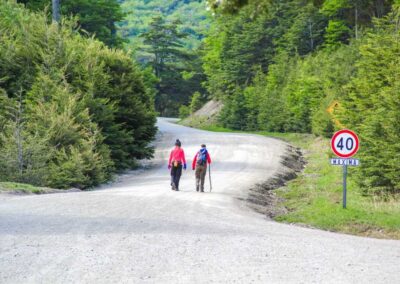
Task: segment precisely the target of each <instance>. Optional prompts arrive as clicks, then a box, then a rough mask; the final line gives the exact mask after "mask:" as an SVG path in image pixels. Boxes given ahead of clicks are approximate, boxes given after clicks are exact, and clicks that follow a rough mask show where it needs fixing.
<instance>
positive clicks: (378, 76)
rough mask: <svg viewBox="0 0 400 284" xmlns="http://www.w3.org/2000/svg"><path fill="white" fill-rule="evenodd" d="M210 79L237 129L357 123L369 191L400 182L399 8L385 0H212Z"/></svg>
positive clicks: (323, 129)
mask: <svg viewBox="0 0 400 284" xmlns="http://www.w3.org/2000/svg"><path fill="white" fill-rule="evenodd" d="M209 2H210V5H211V6H212V7H213V8H214V9H215V12H216V20H215V23H214V24H213V26H212V28H211V32H210V34H209V35H208V37H207V38H206V39H205V50H206V52H205V55H204V57H203V60H204V66H203V67H204V70H205V73H206V75H207V81H206V88H207V90H208V92H209V93H210V94H212V95H213V96H214V97H215V98H217V99H219V100H222V101H223V102H224V103H225V107H224V109H223V111H222V113H221V116H220V123H221V124H222V125H223V126H225V127H229V128H233V129H239V130H266V131H276V132H300V133H314V134H316V135H322V136H326V137H329V136H330V135H332V133H333V132H334V131H335V130H337V129H341V128H345V127H346V128H351V129H353V130H355V131H356V132H357V133H359V136H360V138H361V143H362V145H361V150H360V152H359V155H358V156H359V158H360V159H361V161H362V166H361V167H360V170H359V172H358V177H359V178H358V181H359V183H360V185H361V187H362V188H363V189H364V192H365V193H376V194H386V193H393V192H399V191H400V175H399V172H400V165H399V163H398V160H399V158H400V143H399V141H400V139H399V138H400V128H399V126H398V125H399V122H400V111H399V110H400V96H399V83H398V82H399V80H398V79H399V78H398V76H399V74H400V69H399V68H400V67H399V66H400V65H399V58H400V57H399V55H400V53H399V52H400V50H399V43H400V41H399V39H400V33H399V27H400V24H399V23H400V8H399V5H397V4H396V3H393V2H392V1H383V0H375V1H370V0H360V1H348V0H325V1H301V0H291V1H238V0H233V1H223V2H222V1H209Z"/></svg>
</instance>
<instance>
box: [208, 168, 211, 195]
mask: <svg viewBox="0 0 400 284" xmlns="http://www.w3.org/2000/svg"><path fill="white" fill-rule="evenodd" d="M208 177H209V178H210V192H211V191H212V183H211V165H210V164H208Z"/></svg>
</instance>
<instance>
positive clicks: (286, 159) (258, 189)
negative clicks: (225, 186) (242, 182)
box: [247, 145, 306, 219]
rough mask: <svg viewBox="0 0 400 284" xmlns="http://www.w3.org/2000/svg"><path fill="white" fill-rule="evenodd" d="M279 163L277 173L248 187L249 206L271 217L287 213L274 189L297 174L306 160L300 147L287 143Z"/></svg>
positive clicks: (283, 184)
mask: <svg viewBox="0 0 400 284" xmlns="http://www.w3.org/2000/svg"><path fill="white" fill-rule="evenodd" d="M281 164H282V167H281V169H280V170H279V173H278V174H277V175H275V176H274V177H272V178H270V179H269V180H267V181H266V182H264V183H261V184H257V185H255V186H254V187H253V188H250V190H249V193H248V197H247V201H248V203H249V206H250V207H251V208H253V209H254V210H255V211H257V212H259V213H262V214H265V215H266V216H267V217H269V218H271V219H272V218H274V217H275V216H278V215H282V214H285V213H287V209H286V208H285V207H284V206H282V205H280V204H282V201H283V200H282V198H279V197H278V196H277V195H276V193H275V189H277V188H280V187H282V186H285V185H286V184H287V182H288V181H290V180H293V179H295V178H296V177H297V174H298V173H299V172H301V171H302V170H303V169H304V167H305V165H306V161H305V159H304V157H303V154H302V152H301V150H300V148H296V147H293V146H291V145H288V147H287V149H286V152H285V154H284V156H283V157H282V161H281Z"/></svg>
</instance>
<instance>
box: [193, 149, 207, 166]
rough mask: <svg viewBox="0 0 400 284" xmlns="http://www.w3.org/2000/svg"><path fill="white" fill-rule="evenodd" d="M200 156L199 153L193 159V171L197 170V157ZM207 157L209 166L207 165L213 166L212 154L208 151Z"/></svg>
mask: <svg viewBox="0 0 400 284" xmlns="http://www.w3.org/2000/svg"><path fill="white" fill-rule="evenodd" d="M198 155H199V152H197V153H196V155H195V156H194V158H193V162H192V169H195V168H196V163H197V156H198ZM206 157H207V162H206V165H207V163H208V164H211V157H210V154H209V153H208V151H207V154H206Z"/></svg>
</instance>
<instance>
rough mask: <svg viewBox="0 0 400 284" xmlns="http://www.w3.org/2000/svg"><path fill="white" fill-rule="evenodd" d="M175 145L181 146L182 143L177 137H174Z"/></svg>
mask: <svg viewBox="0 0 400 284" xmlns="http://www.w3.org/2000/svg"><path fill="white" fill-rule="evenodd" d="M175 146H178V147H181V146H182V143H181V141H179V139H176V141H175Z"/></svg>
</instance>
